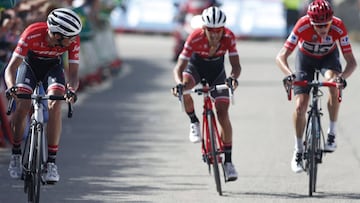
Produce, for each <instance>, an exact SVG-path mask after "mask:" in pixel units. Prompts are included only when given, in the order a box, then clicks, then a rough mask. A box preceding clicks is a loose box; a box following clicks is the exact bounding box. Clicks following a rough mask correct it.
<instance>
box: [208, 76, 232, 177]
mask: <svg viewBox="0 0 360 203" xmlns="http://www.w3.org/2000/svg"><path fill="white" fill-rule="evenodd" d="M225 79H226V74H225V70H223V71H222V72H221V73H220V74H219V75H218V77H217V78H216V79H215V80H214V81H213V82H212V83H213V84H212V85H214V84H223V83H224V81H225ZM211 96H212V97H213V98H214V100H215V109H216V114H217V121H218V123H219V126H220V129H219V130H220V134H221V139H222V141H223V146H224V154H225V160H224V173H225V177H226V180H227V181H235V180H236V179H237V177H238V174H237V171H236V169H235V166H234V165H233V163H232V136H233V131H232V125H231V121H230V116H229V106H230V100H229V91H228V90H222V91H220V92H219V91H214V92H212V93H211Z"/></svg>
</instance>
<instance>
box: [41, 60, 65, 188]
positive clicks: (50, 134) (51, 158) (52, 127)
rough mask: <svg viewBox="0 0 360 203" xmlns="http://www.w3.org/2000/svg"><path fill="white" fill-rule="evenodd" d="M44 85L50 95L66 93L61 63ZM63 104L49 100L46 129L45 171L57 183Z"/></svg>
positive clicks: (48, 177) (53, 69) (47, 176)
mask: <svg viewBox="0 0 360 203" xmlns="http://www.w3.org/2000/svg"><path fill="white" fill-rule="evenodd" d="M43 85H44V89H45V90H46V91H47V94H49V95H63V94H64V93H65V74H64V69H63V67H62V64H61V63H60V64H59V65H56V66H55V67H53V68H51V69H50V71H49V72H48V74H47V75H46V76H45V78H44V81H43ZM61 105H62V101H52V100H49V101H48V109H49V116H48V122H47V131H46V132H47V142H48V159H47V164H46V173H45V180H46V181H47V183H55V182H58V181H59V179H60V176H59V173H58V170H57V166H56V164H55V162H56V156H57V152H58V146H59V142H60V136H61V129H62V116H61V112H62V111H61Z"/></svg>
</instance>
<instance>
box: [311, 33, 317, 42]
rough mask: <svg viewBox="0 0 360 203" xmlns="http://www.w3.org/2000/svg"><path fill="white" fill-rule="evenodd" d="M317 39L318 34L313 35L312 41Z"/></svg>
mask: <svg viewBox="0 0 360 203" xmlns="http://www.w3.org/2000/svg"><path fill="white" fill-rule="evenodd" d="M317 39H318V36H317V35H315V34H314V35H313V36H312V37H311V41H313V42H316V41H317Z"/></svg>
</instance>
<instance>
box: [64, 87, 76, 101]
mask: <svg viewBox="0 0 360 203" xmlns="http://www.w3.org/2000/svg"><path fill="white" fill-rule="evenodd" d="M65 98H66V102H70V103H75V102H76V101H77V95H76V93H75V91H73V90H70V89H66V93H65Z"/></svg>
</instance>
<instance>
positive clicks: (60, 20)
mask: <svg viewBox="0 0 360 203" xmlns="http://www.w3.org/2000/svg"><path fill="white" fill-rule="evenodd" d="M47 25H48V28H49V30H50V32H53V33H60V34H62V35H63V36H66V37H72V36H75V35H78V34H79V33H80V31H81V28H82V24H81V20H80V18H79V16H78V15H77V14H76V13H75V12H74V11H72V10H70V9H67V8H58V9H55V10H53V11H51V12H50V14H49V15H48V17H47Z"/></svg>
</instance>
